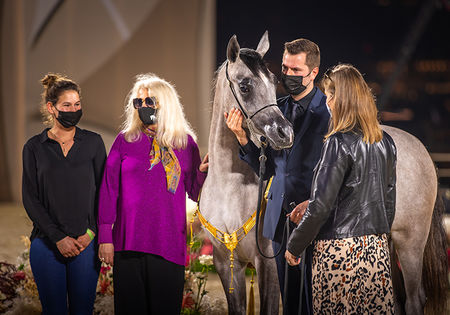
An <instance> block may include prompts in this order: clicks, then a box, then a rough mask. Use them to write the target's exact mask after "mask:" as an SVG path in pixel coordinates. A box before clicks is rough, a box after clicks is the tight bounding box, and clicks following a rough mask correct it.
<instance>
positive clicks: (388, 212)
mask: <svg viewBox="0 0 450 315" xmlns="http://www.w3.org/2000/svg"><path fill="white" fill-rule="evenodd" d="M396 156H397V153H396V148H395V144H394V141H393V140H392V138H391V137H390V136H389V135H388V134H387V133H385V132H383V139H382V140H381V141H379V142H375V143H373V144H367V143H365V142H364V141H363V140H362V135H361V134H358V133H354V132H347V133H336V134H334V135H332V136H330V137H329V138H328V139H327V141H326V142H325V144H324V146H323V148H322V154H321V158H320V160H319V162H318V163H317V165H316V168H315V169H314V177H313V183H312V187H311V197H310V199H309V205H308V209H307V210H306V212H305V214H304V216H303V218H302V220H301V221H300V223H299V225H298V226H297V228H296V229H295V230H294V231H293V232H292V235H291V237H290V239H289V243H288V245H287V248H288V250H289V252H291V253H292V254H294V255H297V256H298V255H300V253H301V252H302V251H303V250H304V249H305V248H306V247H307V246H308V245H309V244H310V243H311V242H312V241H313V240H314V239H341V238H348V237H355V236H362V235H370V234H382V233H389V232H390V229H391V226H392V222H393V220H394V214H395V180H396V175H395V169H396V160H397V158H396Z"/></svg>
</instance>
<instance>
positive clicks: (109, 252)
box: [98, 243, 114, 266]
mask: <svg viewBox="0 0 450 315" xmlns="http://www.w3.org/2000/svg"><path fill="white" fill-rule="evenodd" d="M98 258H99V259H100V261H102V262H104V263H107V264H108V265H111V266H113V265H114V244H113V243H103V244H100V246H99V249H98Z"/></svg>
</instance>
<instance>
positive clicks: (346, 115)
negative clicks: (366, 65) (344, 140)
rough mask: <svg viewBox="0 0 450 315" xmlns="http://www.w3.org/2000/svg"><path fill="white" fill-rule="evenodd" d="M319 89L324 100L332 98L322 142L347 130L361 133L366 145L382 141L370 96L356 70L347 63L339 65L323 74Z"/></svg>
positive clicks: (370, 93) (369, 91)
mask: <svg viewBox="0 0 450 315" xmlns="http://www.w3.org/2000/svg"><path fill="white" fill-rule="evenodd" d="M322 86H323V88H324V91H325V94H326V95H327V98H328V101H330V100H331V99H334V108H333V113H332V116H331V123H330V129H329V131H328V133H327V134H326V135H325V139H327V138H328V137H329V136H331V135H332V134H334V133H336V132H348V131H356V132H361V133H362V135H363V141H364V142H366V143H374V142H378V141H380V140H381V139H382V138H383V131H382V130H381V127H380V124H379V122H378V118H377V115H378V111H377V107H376V106H375V100H374V96H373V94H372V92H371V90H370V88H369V86H368V85H367V83H366V81H364V78H363V76H362V75H361V73H360V72H359V71H358V69H356V68H355V67H354V66H352V65H350V64H339V65H337V66H335V67H333V68H332V69H329V70H327V71H326V72H325V75H324V77H323V79H322Z"/></svg>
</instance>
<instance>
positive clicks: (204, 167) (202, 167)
mask: <svg viewBox="0 0 450 315" xmlns="http://www.w3.org/2000/svg"><path fill="white" fill-rule="evenodd" d="M208 167H209V153H206V155H205V157H204V158H203V161H202V163H201V164H200V166H199V167H198V169H199V171H200V172H202V173H206V172H207V171H208Z"/></svg>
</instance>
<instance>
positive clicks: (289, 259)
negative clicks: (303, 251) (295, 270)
mask: <svg viewBox="0 0 450 315" xmlns="http://www.w3.org/2000/svg"><path fill="white" fill-rule="evenodd" d="M284 257H285V258H286V261H287V262H288V264H289V265H290V266H296V265H298V264H299V263H300V262H301V261H302V259H301V258H300V257H298V258H297V257H295V256H294V255H292V254H291V253H290V252H289V251H288V250H286V252H285V253H284Z"/></svg>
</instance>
